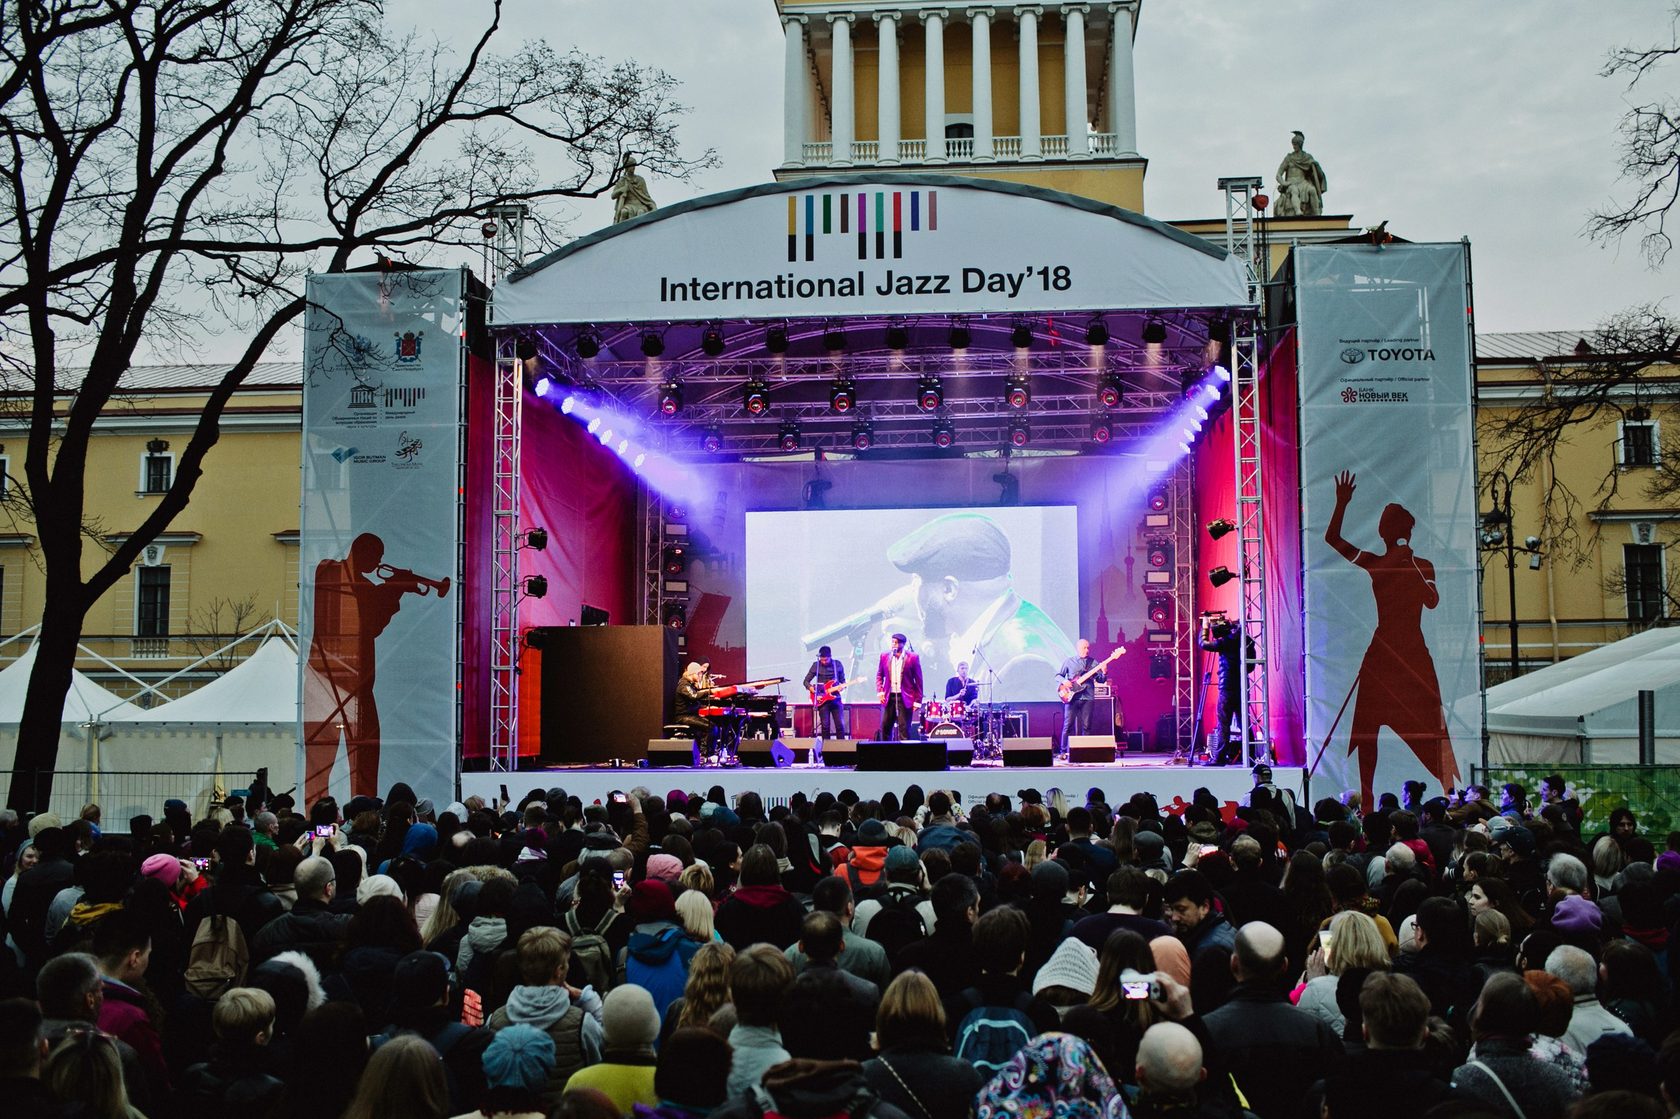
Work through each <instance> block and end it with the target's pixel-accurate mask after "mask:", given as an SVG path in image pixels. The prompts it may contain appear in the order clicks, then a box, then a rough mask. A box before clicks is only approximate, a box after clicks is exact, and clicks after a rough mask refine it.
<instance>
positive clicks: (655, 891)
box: [624, 878, 677, 925]
mask: <svg viewBox="0 0 1680 1119" xmlns="http://www.w3.org/2000/svg"><path fill="white" fill-rule="evenodd" d="M624 912H626V913H628V914H630V917H631V919H632V920H634V921H635V922H636V923H637V924H638V925H645V924H647V923H648V922H649V921H670V920H673V919H674V918H675V917H676V915H677V899H676V898H675V897H673V896H671V887H669V886H667V885H666V884H665V883H663V882H661V881H659V880H658V879H657V878H653V879H644V880H642V881H640V882H638V883H636V884H635V885H634V886H632V887H630V896H629V897H628V898H626V899H625V901H624Z"/></svg>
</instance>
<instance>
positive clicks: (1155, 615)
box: [1148, 594, 1172, 629]
mask: <svg viewBox="0 0 1680 1119" xmlns="http://www.w3.org/2000/svg"><path fill="white" fill-rule="evenodd" d="M1148 603H1149V624H1150V625H1152V626H1154V627H1156V628H1157V629H1165V628H1166V627H1167V626H1168V625H1169V624H1170V623H1171V622H1172V596H1171V595H1165V594H1152V595H1150V596H1148Z"/></svg>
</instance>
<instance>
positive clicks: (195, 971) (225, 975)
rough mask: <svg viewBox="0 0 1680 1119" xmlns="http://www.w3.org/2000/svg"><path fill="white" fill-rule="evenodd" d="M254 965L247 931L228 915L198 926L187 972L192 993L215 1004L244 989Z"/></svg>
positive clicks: (207, 920) (212, 915)
mask: <svg viewBox="0 0 1680 1119" xmlns="http://www.w3.org/2000/svg"><path fill="white" fill-rule="evenodd" d="M250 966H251V952H250V949H248V948H247V947H246V946H245V932H244V930H242V929H241V928H240V927H239V922H238V921H235V920H234V919H233V918H232V917H229V916H228V915H227V914H225V913H212V914H211V915H210V916H208V917H206V918H204V920H202V921H200V922H199V923H198V931H196V932H195V933H193V940H192V947H191V948H190V949H188V951H187V970H186V971H185V972H184V973H183V976H182V977H183V978H184V979H185V981H186V988H187V991H188V992H189V993H190V994H193V995H196V996H198V997H199V998H201V999H207V1000H210V1001H212V1002H214V1001H215V1000H216V999H219V998H221V997H222V994H223V993H224V992H226V991H229V990H231V989H232V988H234V987H240V986H243V985H244V983H245V973H246V971H247V970H248V969H249V968H250Z"/></svg>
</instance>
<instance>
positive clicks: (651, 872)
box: [647, 852, 683, 884]
mask: <svg viewBox="0 0 1680 1119" xmlns="http://www.w3.org/2000/svg"><path fill="white" fill-rule="evenodd" d="M682 871H683V865H682V860H681V859H679V858H677V857H676V856H675V855H667V854H664V853H663V852H661V853H660V854H657V855H649V856H648V861H647V876H648V877H649V878H651V879H655V880H657V881H660V882H664V883H666V884H670V883H672V882H675V881H676V880H677V878H678V877H679V876H680V875H681V874H682Z"/></svg>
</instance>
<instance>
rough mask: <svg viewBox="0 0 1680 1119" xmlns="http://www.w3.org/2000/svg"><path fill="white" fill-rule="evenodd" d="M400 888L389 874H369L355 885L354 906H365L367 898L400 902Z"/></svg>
mask: <svg viewBox="0 0 1680 1119" xmlns="http://www.w3.org/2000/svg"><path fill="white" fill-rule="evenodd" d="M402 896H403V892H402V887H401V886H399V885H397V880H396V879H395V878H392V877H391V876H390V875H389V874H370V875H368V876H367V877H366V878H364V879H362V880H361V881H360V882H359V883H357V884H356V904H357V905H366V904H367V901H368V899H369V898H396V899H398V900H399V901H400V900H402Z"/></svg>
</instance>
